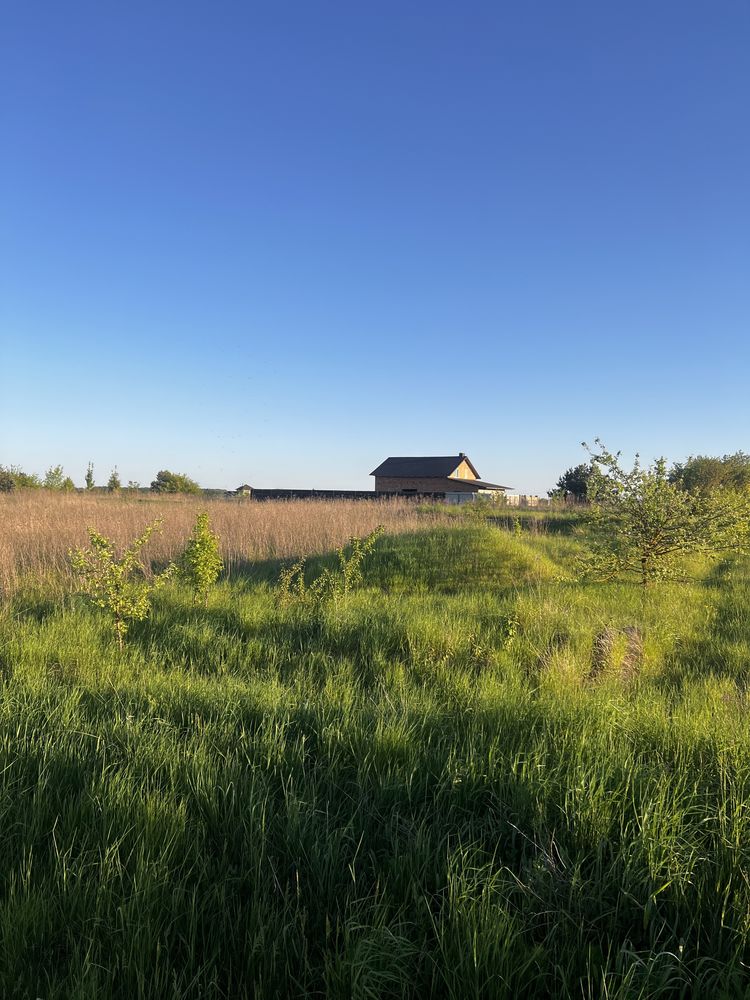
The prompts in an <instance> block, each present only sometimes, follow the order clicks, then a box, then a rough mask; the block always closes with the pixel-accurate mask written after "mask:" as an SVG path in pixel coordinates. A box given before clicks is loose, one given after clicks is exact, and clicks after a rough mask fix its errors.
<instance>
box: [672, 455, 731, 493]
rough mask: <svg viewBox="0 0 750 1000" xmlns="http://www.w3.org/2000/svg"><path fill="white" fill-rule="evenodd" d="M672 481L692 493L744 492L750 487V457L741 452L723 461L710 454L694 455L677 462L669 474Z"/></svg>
mask: <svg viewBox="0 0 750 1000" xmlns="http://www.w3.org/2000/svg"><path fill="white" fill-rule="evenodd" d="M669 481H670V482H672V483H675V485H677V486H679V487H680V488H681V489H683V490H688V491H689V492H690V493H695V492H698V493H707V492H709V491H710V490H715V489H724V488H728V489H732V490H744V489H748V488H750V455H746V454H745V453H744V452H743V451H737V452H735V453H734V454H733V455H723V456H722V457H721V458H717V457H711V456H708V455H695V456H692V455H691V456H690V458H688V459H686V460H685V461H684V462H677V463H675V465H673V466H672V468H671V470H670V472H669Z"/></svg>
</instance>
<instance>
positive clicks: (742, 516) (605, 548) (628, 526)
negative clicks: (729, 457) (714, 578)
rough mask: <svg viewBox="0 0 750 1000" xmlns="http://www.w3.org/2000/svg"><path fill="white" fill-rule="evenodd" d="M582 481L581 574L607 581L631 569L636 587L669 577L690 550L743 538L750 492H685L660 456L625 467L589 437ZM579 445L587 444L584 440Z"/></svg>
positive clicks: (741, 542)
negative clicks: (585, 543)
mask: <svg viewBox="0 0 750 1000" xmlns="http://www.w3.org/2000/svg"><path fill="white" fill-rule="evenodd" d="M596 445H597V447H598V449H599V450H598V452H596V453H595V452H593V451H591V449H588V450H589V453H590V454H591V456H592V463H593V466H594V473H593V475H592V478H591V481H590V484H589V494H588V495H589V499H590V500H591V503H592V508H591V509H592V514H593V518H592V524H591V529H592V536H593V541H592V548H591V553H590V555H589V557H588V558H586V559H585V560H584V566H583V568H584V570H585V571H586V572H587V574H589V575H592V576H595V577H599V578H600V579H612V578H614V577H615V576H617V575H619V574H620V573H636V574H638V576H639V578H640V582H641V583H642V584H643V586H646V585H647V584H649V583H653V582H654V581H656V580H668V579H675V578H676V576H677V559H678V557H679V556H682V555H686V554H688V553H691V552H700V553H703V554H705V555H708V556H715V555H717V554H719V553H721V552H726V551H731V550H735V551H740V550H742V549H743V548H745V547H746V546H747V542H748V538H749V537H750V534H749V533H750V492H748V491H738V490H729V489H727V490H714V491H711V492H709V493H688V492H687V491H686V490H683V489H680V487H679V486H676V485H675V484H674V483H671V482H670V481H669V476H668V473H667V465H666V462H665V460H664V459H663V458H661V459H659V460H658V461H656V462H654V464H653V465H651V466H649V467H648V468H645V467H643V466H642V465H641V464H640V461H639V459H638V456H637V455H636V459H635V464H634V465H633V468H632V469H631V470H630V471H627V470H626V469H624V468H623V467H622V466H621V464H620V460H619V452H618V453H617V454H615V455H613V454H612V453H611V452H609V451H607V449H606V448H605V447H604V445H603V444H602V442H601V441H600V440H599V439H598V438H597V439H596ZM584 447H586V448H588V446H587V445H584Z"/></svg>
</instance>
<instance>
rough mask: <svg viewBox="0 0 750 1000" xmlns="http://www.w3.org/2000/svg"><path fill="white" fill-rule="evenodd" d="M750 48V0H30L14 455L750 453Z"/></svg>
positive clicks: (29, 458) (16, 174) (6, 411)
mask: <svg viewBox="0 0 750 1000" xmlns="http://www.w3.org/2000/svg"><path fill="white" fill-rule="evenodd" d="M749 52H750V4H748V3H747V2H746V0H718V2H716V3H707V2H701V3H698V2H694V0H687V2H685V0H681V2H673V0H665V2H658V3H653V2H643V0H636V2H629V3H616V4H615V3H602V2H601V0H590V2H575V0H572V2H566V3H560V2H559V0H546V2H528V3H503V2H499V0H494V2H487V3H481V2H479V3H473V2H472V3H465V4H459V3H455V2H450V3H447V2H436V0H430V2H422V3H406V2H404V0H398V2H378V3H369V4H364V3H350V2H347V3H344V2H339V3H326V2H317V0H314V2H307V0H305V2H301V0H300V2H294V3H284V2H279V3H263V4H260V3H249V2H219V3H208V2H205V3H194V2H185V0H180V2H179V3H178V2H159V3H153V2H148V3H146V2H140V0H137V2H131V3H127V4H117V5H115V4H109V3H101V2H100V0H92V2H90V3H81V2H77V0H70V2H68V3H50V2H46V3H39V2H35V0H10V2H8V3H6V4H4V6H3V11H2V28H1V31H0V100H1V101H2V108H1V112H0V114H1V118H0V121H1V124H2V132H1V135H2V148H3V153H2V157H0V191H1V192H2V195H1V197H2V216H1V220H2V221H1V224H0V230H1V232H2V236H1V237H0V283H1V287H0V337H1V338H2V340H1V345H2V346H1V348H0V362H1V363H2V389H1V393H0V419H1V420H2V425H1V426H2V431H1V435H2V436H1V438H0V463H5V464H10V463H16V464H19V465H22V466H24V467H25V468H28V469H32V470H37V471H39V472H44V470H45V469H46V468H47V467H48V466H49V465H52V464H55V463H58V462H62V463H63V465H64V466H65V468H66V471H68V472H70V473H71V474H72V475H73V477H74V479H76V480H77V481H78V482H81V481H82V479H83V474H84V471H85V467H86V463H87V462H88V461H89V460H92V461H93V462H94V464H95V467H96V473H97V479H98V481H104V480H106V478H107V476H108V475H109V472H110V470H111V468H112V466H113V465H115V464H116V465H117V466H118V468H119V471H120V474H121V477H122V478H123V480H128V479H134V480H138V481H140V482H142V483H144V484H146V483H148V482H149V481H150V480H151V479H152V478H153V476H154V474H155V473H156V471H157V470H158V469H160V468H170V469H174V470H176V471H184V472H187V473H189V474H191V475H193V476H194V477H195V478H197V479H198V480H199V481H200V482H201V483H202V484H203V485H205V486H223V487H233V486H236V485H237V484H238V483H240V482H245V481H247V482H250V483H252V484H254V485H257V486H285V485H286V486H300V487H302V486H304V487H308V486H318V487H326V486H341V487H351V488H366V487H367V486H368V485H369V484H370V483H371V482H372V481H371V480H369V479H368V473H369V472H370V471H371V469H373V468H374V467H375V466H376V465H377V464H378V463H379V462H380V461H382V459H383V458H385V457H386V456H387V455H389V454H406V455H408V454H449V453H453V452H458V451H459V450H461V451H465V452H467V453H468V454H469V455H470V457H471V458H472V459H473V461H474V463H475V465H477V467H478V468H479V471H480V473H481V474H482V475H483V476H484V477H485V478H488V479H493V480H495V481H499V482H503V483H509V484H511V485H513V486H514V487H516V488H517V489H518V490H519V491H521V492H540V493H541V492H543V491H545V490H546V489H548V488H549V487H550V486H551V485H552V484H553V483H554V481H555V479H556V478H557V476H558V475H559V474H560V473H561V472H562V471H563V470H564V469H565V468H566V467H567V466H569V465H572V464H576V463H577V462H579V461H581V460H583V458H584V457H585V455H584V453H583V451H582V449H581V448H580V441H581V440H582V439H589V440H590V439H592V438H593V437H594V436H596V435H599V436H601V437H603V438H604V440H605V442H606V443H607V444H608V446H609V447H611V448H615V449H616V448H622V449H623V451H624V452H625V453H626V454H628V455H629V454H632V452H633V451H635V450H637V449H638V450H640V451H641V453H642V454H643V455H644V456H645V457H649V458H650V457H652V456H654V455H658V454H665V455H666V456H667V457H668V458H670V459H680V458H682V457H684V456H686V455H687V454H689V453H691V452H692V453H695V452H704V453H713V454H715V453H723V452H727V451H734V450H736V449H738V448H743V449H745V450H750V415H749V412H748V386H749V385H750V364H749V362H750V346H749V343H750V58H748V53H749Z"/></svg>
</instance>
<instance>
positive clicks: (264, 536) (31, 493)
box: [0, 490, 441, 594]
mask: <svg viewBox="0 0 750 1000" xmlns="http://www.w3.org/2000/svg"><path fill="white" fill-rule="evenodd" d="M202 510H207V511H208V512H209V514H210V517H211V523H212V526H213V527H214V529H215V530H216V531H217V532H218V534H219V535H220V538H221V546H222V556H223V558H224V562H225V565H226V567H227V571H228V572H229V573H230V574H231V573H232V572H233V571H234V570H236V569H237V568H241V567H242V566H243V565H245V564H246V563H247V562H248V561H254V560H264V559H286V558H288V557H290V556H297V555H310V554H315V553H322V552H326V551H328V550H330V549H331V548H334V547H337V546H339V545H342V544H344V543H345V542H346V541H347V539H349V538H350V537H351V536H357V537H360V536H363V535H367V534H368V533H369V532H370V531H372V530H373V528H375V527H376V526H377V525H378V524H383V525H385V526H386V527H387V529H388V531H390V532H401V531H414V530H416V529H417V528H420V527H423V526H424V524H425V515H424V514H423V513H422V514H420V513H418V512H417V510H416V508H415V506H414V504H413V503H412V502H409V501H406V500H402V499H398V498H394V499H392V500H389V499H383V500H372V501H355V500H334V501H322V500H294V501H268V502H265V503H254V502H252V501H247V500H240V499H232V500H206V499H202V498H194V497H166V496H163V495H162V496H154V497H153V498H152V497H145V498H144V497H142V496H136V497H131V496H130V495H129V494H128V493H127V492H124V493H122V494H119V495H113V496H103V495H101V494H94V495H89V494H86V493H76V494H72V495H70V494H60V493H53V492H50V491H47V490H21V491H19V492H18V493H15V494H0V592H4V593H5V594H8V593H10V592H11V591H13V590H14V589H15V587H16V586H17V585H18V583H19V581H20V580H23V579H28V578H30V577H37V578H40V577H46V578H48V579H52V578H54V577H59V576H60V575H62V576H65V575H67V573H68V550H69V549H71V548H74V547H76V546H80V545H84V544H87V535H86V529H87V527H88V526H93V527H96V529H97V530H98V531H99V532H100V533H101V534H103V535H105V536H107V537H108V538H113V539H114V540H115V541H116V542H117V543H118V544H119V545H124V544H126V543H128V542H130V541H131V540H132V539H133V538H135V537H136V536H137V535H139V534H140V533H141V532H142V531H143V528H144V527H145V525H146V524H148V523H150V522H151V521H153V520H154V519H155V518H156V517H163V518H164V526H163V530H162V531H161V533H160V534H158V535H155V536H154V538H153V539H152V542H151V543H150V545H149V556H150V557H151V558H152V559H153V560H155V561H157V562H158V561H167V560H169V559H171V558H173V557H174V556H175V555H176V554H177V553H178V552H180V551H181V549H182V547H183V546H184V543H185V539H186V538H187V536H188V534H189V533H190V530H191V528H192V526H193V524H194V522H195V517H196V514H197V513H198V512H199V511H202ZM432 516H433V519H439V518H440V516H441V515H440V513H439V511H438V512H434V513H433V515H432Z"/></svg>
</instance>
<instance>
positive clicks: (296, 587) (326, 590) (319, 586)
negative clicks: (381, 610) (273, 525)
mask: <svg viewBox="0 0 750 1000" xmlns="http://www.w3.org/2000/svg"><path fill="white" fill-rule="evenodd" d="M383 531H384V528H383V525H382V524H379V525H378V526H377V527H376V528H375V529H374V530H373V531H371V532H370V534H369V535H367V537H366V538H350V539H349V545H348V549H349V551H348V552H347V546H343V545H342V547H341V548H340V549H337V550H336V555H337V557H338V563H339V565H338V569H336V570H334V569H328V568H326V569H324V570H323V572H322V573H321V574H320V576H318V577H316V578H315V579H314V580H313V581H312V583H311V584H310V585H309V586H307V584H306V582H305V560H304V558H303V559H299V560H297V562H296V563H294V564H293V565H291V566H288V567H286V568H285V569H283V570H282V571H281V575H280V576H279V596H280V600H281V603H282V604H288V603H289V601H290V600H292V599H293V598H296V599H297V600H305V599H306V598H308V597H311V598H313V599H314V600H315V601H323V600H326V599H328V598H332V599H333V600H336V599H337V598H339V597H343V596H344V595H346V594H348V593H350V592H351V591H352V590H355V589H356V588H357V587H358V586H359V585H360V584H361V583H362V580H363V577H362V564H363V563H364V561H365V559H366V558H367V556H368V555H369V554H370V553H371V552H372V550H373V549H374V548H375V543H376V542H377V540H378V538H379V537H380V535H382V533H383Z"/></svg>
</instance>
